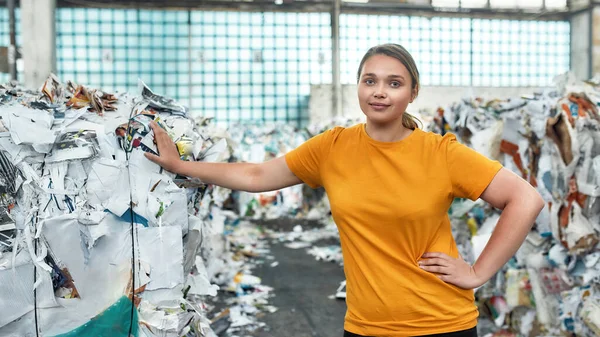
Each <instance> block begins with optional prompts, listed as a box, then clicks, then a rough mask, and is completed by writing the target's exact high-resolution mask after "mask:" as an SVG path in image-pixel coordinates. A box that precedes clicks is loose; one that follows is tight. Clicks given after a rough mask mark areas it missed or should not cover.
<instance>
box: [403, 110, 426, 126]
mask: <svg viewBox="0 0 600 337" xmlns="http://www.w3.org/2000/svg"><path fill="white" fill-rule="evenodd" d="M419 124H421V125H423V123H422V122H421V121H420V120H419V119H418V118H417V117H415V116H413V115H411V114H409V113H408V112H404V114H402V126H404V127H405V128H407V129H411V130H414V129H418V128H419Z"/></svg>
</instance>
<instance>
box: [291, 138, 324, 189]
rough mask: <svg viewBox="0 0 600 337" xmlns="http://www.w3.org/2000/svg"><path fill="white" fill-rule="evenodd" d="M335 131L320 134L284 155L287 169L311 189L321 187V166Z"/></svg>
mask: <svg viewBox="0 0 600 337" xmlns="http://www.w3.org/2000/svg"><path fill="white" fill-rule="evenodd" d="M335 133H336V129H330V130H327V131H325V132H323V133H320V134H318V135H316V136H314V137H312V138H310V139H309V140H307V141H306V142H304V143H302V144H301V145H300V146H298V147H297V148H295V149H294V150H292V151H290V152H288V153H287V154H286V155H285V161H286V163H287V165H288V167H289V169H290V170H291V171H292V172H293V173H294V174H295V175H296V177H298V178H299V179H300V180H302V181H303V182H304V183H305V184H307V185H308V186H310V187H311V188H318V187H321V186H323V182H322V181H321V165H322V163H323V161H324V160H325V159H326V156H327V153H328V150H329V148H330V146H331V142H332V140H333V137H334V134H335Z"/></svg>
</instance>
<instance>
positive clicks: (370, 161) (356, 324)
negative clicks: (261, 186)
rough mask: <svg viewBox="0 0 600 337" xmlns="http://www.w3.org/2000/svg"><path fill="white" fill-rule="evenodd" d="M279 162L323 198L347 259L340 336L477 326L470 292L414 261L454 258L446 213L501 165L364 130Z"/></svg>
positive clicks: (414, 138) (315, 143) (310, 145)
mask: <svg viewBox="0 0 600 337" xmlns="http://www.w3.org/2000/svg"><path fill="white" fill-rule="evenodd" d="M286 162H287V164H288V166H289V168H290V170H291V171H292V172H293V173H294V174H295V175H296V176H297V177H298V178H300V179H301V180H302V181H304V182H305V183H306V184H308V185H309V186H310V187H312V188H316V187H319V186H323V187H324V188H325V190H326V192H327V196H328V197H329V201H330V204H331V212H332V215H333V219H334V221H335V223H336V224H337V226H338V229H339V233H340V241H341V246H342V252H343V257H344V273H345V274H346V296H347V298H346V303H347V307H348V310H347V312H346V318H345V324H344V328H345V329H346V330H347V331H350V332H353V333H355V334H359V335H365V336H416V335H425V334H436V333H446V332H452V331H459V330H465V329H469V328H472V327H474V326H476V325H477V317H478V310H477V307H476V306H475V304H474V294H473V290H463V289H460V288H458V287H456V286H454V285H451V284H449V283H445V282H444V281H442V280H440V279H439V278H437V277H436V276H435V275H434V274H432V273H430V272H426V271H424V270H422V269H421V268H419V265H418V261H419V259H420V257H421V255H422V254H424V253H425V252H442V253H446V254H448V255H450V256H452V257H457V256H458V250H457V247H456V243H455V241H454V238H453V236H452V231H451V226H450V220H449V217H448V209H449V207H450V204H451V202H452V200H453V199H454V198H455V197H456V198H469V199H472V200H475V199H477V198H479V196H480V195H481V193H482V192H483V191H484V190H485V188H486V187H487V186H488V185H489V183H490V182H491V181H492V179H493V177H494V176H495V175H496V173H497V172H498V171H499V170H500V168H501V167H502V166H501V164H500V163H499V162H497V161H492V160H490V159H488V158H486V157H485V156H483V155H482V154H479V153H478V152H475V151H474V150H472V149H470V148H469V147H467V146H465V145H463V144H460V143H459V142H458V141H456V137H455V136H454V135H452V134H446V135H445V136H440V135H438V134H434V133H430V132H425V131H423V130H420V129H416V130H415V131H413V132H412V133H411V134H410V135H409V136H408V137H406V138H405V139H403V140H401V141H398V142H379V141H376V140H374V139H372V138H370V137H369V135H368V134H367V133H366V131H365V124H358V125H355V126H353V127H350V128H342V127H336V128H333V129H331V130H328V131H326V132H323V133H321V134H319V135H317V136H315V137H313V138H311V139H309V140H308V141H306V142H305V143H304V144H302V145H301V146H299V147H298V148H296V149H295V150H293V151H291V152H289V153H288V154H287V155H286Z"/></svg>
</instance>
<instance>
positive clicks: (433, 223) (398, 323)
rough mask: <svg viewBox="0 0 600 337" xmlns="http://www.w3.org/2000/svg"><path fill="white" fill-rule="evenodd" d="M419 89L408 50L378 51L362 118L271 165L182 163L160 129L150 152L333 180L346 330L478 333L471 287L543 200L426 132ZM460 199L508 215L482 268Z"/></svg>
mask: <svg viewBox="0 0 600 337" xmlns="http://www.w3.org/2000/svg"><path fill="white" fill-rule="evenodd" d="M419 87H420V86H419V72H418V70H417V67H416V65H415V62H414V60H413V58H412V56H411V55H410V54H409V53H408V52H407V51H406V50H405V49H404V48H403V47H402V46H399V45H396V44H385V45H380V46H376V47H373V48H371V49H370V50H369V51H368V52H367V53H366V55H365V56H364V58H363V60H362V61H361V63H360V66H359V69H358V98H359V102H360V107H361V109H362V111H363V112H364V114H365V115H366V117H367V118H366V120H367V121H366V123H364V124H358V125H355V126H353V127H349V128H342V127H336V128H333V129H330V130H328V131H326V132H324V133H322V134H319V135H317V136H315V137H313V138H311V139H309V140H308V141H306V142H305V143H304V144H302V145H301V146H299V147H298V148H297V149H295V150H293V151H291V152H289V153H288V154H286V155H285V156H282V157H279V158H276V159H273V160H270V161H267V162H265V163H261V164H250V163H203V162H184V161H181V160H180V159H179V154H178V153H177V150H176V148H175V146H174V145H173V142H172V141H171V139H170V138H169V137H168V135H167V134H166V133H165V132H164V131H163V130H162V129H161V128H160V127H158V126H157V125H156V124H154V125H153V126H152V128H153V130H154V133H155V139H156V142H157V146H158V150H159V153H160V156H154V155H152V154H146V156H147V157H148V159H150V160H152V161H154V162H155V163H157V164H159V165H161V166H163V167H164V168H165V169H167V170H169V171H172V172H175V173H179V174H182V175H187V176H193V177H198V178H200V179H201V180H203V181H205V182H207V183H211V184H216V185H220V186H224V187H227V188H230V189H233V190H243V191H249V192H262V191H271V190H276V189H281V188H284V187H287V186H291V185H295V184H300V183H306V184H308V185H309V186H311V187H313V188H316V187H319V186H323V187H324V188H325V190H326V191H327V196H328V197H329V200H330V204H331V211H332V214H333V218H334V220H335V222H336V224H337V226H338V228H339V233H340V240H341V245H342V251H343V256H344V272H345V274H346V280H347V285H346V290H347V298H346V303H347V307H348V310H347V313H346V318H345V324H344V328H345V331H344V336H422V335H438V336H469V337H470V336H476V335H477V330H476V325H477V317H478V311H477V307H476V306H475V303H474V293H473V288H476V287H479V286H481V285H482V284H484V283H485V282H486V281H487V280H488V279H489V278H490V277H492V276H493V275H494V274H495V273H496V272H497V271H498V270H499V269H500V268H501V267H502V266H503V265H504V264H505V263H506V262H507V261H508V260H509V259H510V258H511V257H512V256H513V255H514V254H515V253H516V251H517V249H518V248H519V247H520V245H521V244H522V243H523V241H524V239H525V237H526V235H527V233H528V232H529V230H530V228H531V226H532V225H533V223H534V221H535V219H536V217H537V215H538V214H539V212H540V211H541V209H542V208H543V206H544V202H543V200H542V198H541V197H540V195H539V194H538V193H537V191H536V190H535V189H534V188H533V187H532V186H531V185H529V184H528V183H527V182H526V181H524V180H523V179H521V178H520V177H518V176H517V175H515V174H513V173H512V172H510V171H509V170H508V169H505V168H503V167H502V166H501V164H500V163H498V162H497V161H493V160H490V159H488V158H486V157H485V156H483V155H481V154H479V153H477V152H475V151H474V150H472V149H470V148H468V147H467V146H465V145H462V144H460V143H458V142H457V141H456V138H455V136H454V135H452V134H446V135H445V136H440V135H437V134H434V133H429V132H425V131H423V130H421V129H419V128H418V125H417V123H416V121H415V119H414V118H413V117H412V116H411V115H409V114H408V113H406V112H405V110H406V107H407V105H408V104H409V103H411V102H412V101H413V100H414V99H415V98H416V97H417V94H418V92H419ZM454 198H469V199H472V200H476V199H478V198H482V199H483V200H485V201H486V202H488V203H490V204H491V205H492V206H494V207H496V208H498V209H501V210H503V211H502V215H501V217H500V220H499V221H498V224H497V226H496V229H495V230H494V233H493V235H492V236H491V238H490V240H489V242H488V244H487V246H486V247H485V249H484V251H483V252H482V254H481V255H480V256H479V258H478V259H477V261H476V262H475V263H474V264H473V265H469V264H468V263H467V262H465V261H464V260H463V259H462V258H461V257H460V256H459V254H458V250H457V247H456V243H455V242H454V239H453V237H452V232H451V226H450V221H449V217H448V214H447V212H448V209H449V207H450V204H451V202H452V200H453V199H454Z"/></svg>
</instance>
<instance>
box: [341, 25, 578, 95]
mask: <svg viewBox="0 0 600 337" xmlns="http://www.w3.org/2000/svg"><path fill="white" fill-rule="evenodd" d="M340 25H341V27H340V39H341V41H340V48H341V55H342V62H341V70H342V82H343V83H356V70H357V69H356V68H357V65H358V64H359V62H360V58H361V57H362V55H363V54H364V53H365V52H366V51H367V49H368V48H369V47H370V46H373V45H376V44H379V43H385V42H395V43H400V44H402V45H403V46H405V47H406V48H407V49H408V51H409V52H410V53H411V54H412V55H413V57H414V58H415V61H416V62H417V65H418V67H419V70H420V73H421V80H422V83H423V85H436V86H471V85H473V86H550V85H552V79H553V77H554V76H556V75H558V74H561V73H564V72H566V71H568V70H569V66H570V61H569V50H570V48H569V44H570V25H569V23H568V22H562V21H517V20H490V19H470V18H442V17H434V18H425V17H409V16H387V15H385V16H377V15H360V14H348V15H342V17H341V18H340Z"/></svg>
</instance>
